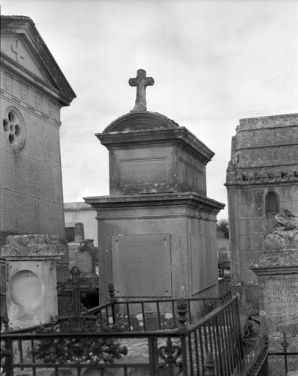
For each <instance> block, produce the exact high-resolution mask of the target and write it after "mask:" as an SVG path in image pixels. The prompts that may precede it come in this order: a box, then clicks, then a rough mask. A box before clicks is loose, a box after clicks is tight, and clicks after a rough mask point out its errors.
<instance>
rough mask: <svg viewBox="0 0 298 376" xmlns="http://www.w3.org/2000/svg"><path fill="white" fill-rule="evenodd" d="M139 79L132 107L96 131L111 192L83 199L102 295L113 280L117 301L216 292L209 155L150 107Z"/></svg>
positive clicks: (214, 211) (141, 76)
mask: <svg viewBox="0 0 298 376" xmlns="http://www.w3.org/2000/svg"><path fill="white" fill-rule="evenodd" d="M137 79H138V80H137V85H141V83H142V82H143V85H144V87H142V88H140V87H139V86H137V100H136V104H135V106H134V109H133V110H132V111H131V112H130V113H128V114H126V115H124V116H122V117H120V118H118V119H116V120H115V121H114V122H112V123H111V124H110V125H109V126H108V127H107V128H106V129H105V130H104V132H103V133H101V134H97V135H96V136H97V137H98V139H99V140H100V141H101V143H102V144H103V145H104V146H106V147H107V148H108V150H109V157H110V196H105V197H89V198H85V202H86V203H88V204H91V205H92V207H93V208H94V209H95V210H96V211H97V221H98V238H99V239H100V242H99V260H98V264H99V278H100V282H99V288H100V299H102V300H104V299H106V298H107V290H106V288H107V286H108V284H109V283H110V282H111V281H114V283H115V288H116V293H117V295H118V296H120V297H123V298H129V297H130V298H150V297H160V298H166V297H182V296H183V297H198V296H207V295H208V296H215V295H216V294H217V256H216V215H217V214H218V212H219V211H220V210H221V209H222V208H223V207H224V205H223V204H221V203H219V202H216V201H214V200H211V199H209V198H207V195H206V164H207V163H208V162H209V161H210V160H211V158H212V156H213V155H214V154H213V152H212V151H211V150H210V149H209V148H207V146H206V145H204V144H203V143H202V142H201V141H200V140H198V139H197V138H196V137H195V136H194V135H193V134H192V133H191V132H189V131H188V130H187V129H186V128H185V127H180V126H178V124H176V123H175V122H174V121H172V120H170V119H168V118H167V117H165V116H164V115H161V114H159V113H155V112H148V111H147V110H146V100H145V98H144V95H145V91H144V90H145V87H146V86H147V84H146V82H147V81H142V80H146V72H145V71H143V70H139V71H138V76H137ZM148 82H149V84H150V85H152V83H153V82H154V81H153V79H151V80H149V81H148ZM131 83H135V81H134V80H130V84H131ZM141 89H142V90H141Z"/></svg>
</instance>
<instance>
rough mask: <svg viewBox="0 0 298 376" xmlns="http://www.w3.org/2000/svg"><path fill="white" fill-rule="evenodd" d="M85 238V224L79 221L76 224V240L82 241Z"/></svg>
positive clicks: (77, 241)
mask: <svg viewBox="0 0 298 376" xmlns="http://www.w3.org/2000/svg"><path fill="white" fill-rule="evenodd" d="M84 239H85V235H84V224H83V223H82V222H77V223H76V224H75V242H76V243H80V242H81V241H82V240H84Z"/></svg>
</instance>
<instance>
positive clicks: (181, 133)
mask: <svg viewBox="0 0 298 376" xmlns="http://www.w3.org/2000/svg"><path fill="white" fill-rule="evenodd" d="M96 137H97V138H98V139H99V140H100V142H101V143H102V144H103V145H105V146H106V147H107V148H108V149H109V150H110V149H112V148H116V147H124V146H125V147H135V145H147V146H149V145H150V146H151V145H153V144H163V145H165V144H166V143H171V144H179V145H181V146H183V147H185V148H186V149H188V150H189V151H191V152H192V153H193V154H195V155H196V156H197V157H198V158H199V159H200V160H201V161H202V162H204V163H205V164H207V163H208V162H209V161H210V160H211V159H212V157H213V156H214V153H213V151H211V150H210V149H209V148H208V147H207V146H206V145H205V144H203V143H202V142H201V141H200V140H198V139H197V138H196V137H195V136H194V135H193V134H192V133H191V132H189V131H188V130H187V129H186V128H185V127H178V128H170V129H154V130H144V131H137V130H136V131H130V132H127V133H122V132H113V133H97V134H96Z"/></svg>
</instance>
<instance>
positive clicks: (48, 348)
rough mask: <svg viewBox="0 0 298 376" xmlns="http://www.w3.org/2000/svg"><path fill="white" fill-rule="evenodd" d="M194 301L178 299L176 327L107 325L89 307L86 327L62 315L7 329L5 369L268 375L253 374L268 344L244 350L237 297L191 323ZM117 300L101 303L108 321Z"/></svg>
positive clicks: (79, 375) (52, 373)
mask: <svg viewBox="0 0 298 376" xmlns="http://www.w3.org/2000/svg"><path fill="white" fill-rule="evenodd" d="M191 300H193V299H191ZM155 303H156V302H155ZM190 303H191V302H188V301H185V300H180V301H179V302H178V305H177V309H176V313H175V317H176V323H177V328H175V329H162V330H149V326H148V327H146V330H144V327H143V328H142V330H139V331H137V330H124V331H120V330H119V329H118V327H117V321H116V322H115V323H116V326H115V323H114V321H113V324H111V325H110V326H108V327H103V326H102V323H101V322H100V320H99V321H98V320H97V319H98V318H100V317H101V316H100V315H99V316H98V315H97V316H93V318H94V317H95V318H97V319H96V320H93V319H91V317H92V315H91V314H90V311H88V314H87V315H85V316H83V317H84V320H85V323H84V325H83V326H82V329H84V331H77V332H75V331H70V330H71V326H69V325H70V324H69V323H70V322H71V320H68V321H63V320H62V319H63V318H61V320H62V321H60V322H56V323H53V324H52V326H40V327H37V328H35V329H33V328H31V329H30V331H29V332H28V331H27V332H25V331H9V330H8V329H7V328H6V331H5V332H2V335H1V344H2V347H3V351H4V353H3V355H4V358H5V359H6V361H5V364H4V372H5V374H6V375H7V376H13V375H15V374H21V373H22V372H23V373H24V372H26V374H29V375H33V376H36V375H37V374H38V373H39V372H40V370H43V371H42V374H43V375H47V376H58V374H59V372H60V370H61V368H63V369H64V370H65V369H67V370H68V371H72V374H73V375H74V376H88V375H89V376H90V374H89V373H88V372H91V371H90V370H94V368H96V369H97V371H98V372H99V374H100V372H102V374H103V373H104V370H108V369H110V368H111V367H112V368H117V369H118V373H117V375H120V373H119V372H121V371H122V375H128V374H129V373H130V372H131V371H132V370H134V371H135V370H139V374H142V375H145V376H146V375H148V376H149V375H150V376H155V375H176V374H177V375H178V374H182V372H183V375H184V376H188V375H191V376H202V375H204V376H207V375H214V376H215V375H216V376H230V375H245V376H248V375H262V376H263V375H264V376H265V375H266V373H252V372H255V371H256V370H257V367H259V368H260V367H261V368H262V364H263V363H264V359H263V358H264V346H263V347H262V344H260V343H258V344H256V346H254V348H253V350H251V351H250V352H248V353H247V352H245V350H244V348H243V342H242V336H241V330H240V322H239V315H238V305H237V298H233V299H232V298H231V299H229V300H228V301H225V302H222V304H221V305H218V307H217V308H215V309H213V310H212V312H210V313H208V314H207V315H205V316H204V317H202V318H200V319H199V320H197V321H196V322H195V323H194V322H193V323H191V324H190V323H189V322H188V320H187V308H188V306H189V304H190ZM171 304H172V303H171ZM115 305H116V304H115V302H110V303H108V304H107V305H105V306H101V312H102V314H103V312H105V315H107V316H106V317H107V318H108V319H107V322H108V323H109V322H110V321H111V320H109V319H110V318H111V317H113V316H110V314H111V312H112V310H111V311H106V308H108V309H110V308H111V307H113V306H115ZM99 311H100V310H99ZM95 313H96V312H95ZM145 313H146V312H145ZM116 319H117V316H116ZM88 320H89V321H88ZM76 328H77V327H76ZM88 328H89V330H87V329H88ZM262 362H263V363H262ZM261 368H260V369H261ZM120 370H121V371H120ZM249 372H250V373H249ZM258 372H259V371H258Z"/></svg>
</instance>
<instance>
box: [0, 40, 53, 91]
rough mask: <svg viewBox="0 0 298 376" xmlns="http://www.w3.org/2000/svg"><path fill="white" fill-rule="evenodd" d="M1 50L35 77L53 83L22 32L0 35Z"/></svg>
mask: <svg viewBox="0 0 298 376" xmlns="http://www.w3.org/2000/svg"><path fill="white" fill-rule="evenodd" d="M1 52H2V53H4V54H5V55H6V56H8V57H9V58H10V59H11V60H13V61H14V62H16V63H17V64H20V66H21V67H23V68H25V69H27V70H28V71H29V72H31V73H32V74H34V75H35V76H36V77H38V78H40V79H41V80H43V81H45V82H46V83H47V84H53V82H51V80H50V78H49V74H48V72H47V71H46V70H45V67H44V65H43V63H42V62H41V61H40V59H39V57H38V56H36V55H35V52H34V50H33V49H32V48H30V44H29V42H28V41H26V37H25V36H24V35H22V34H6V35H2V37H1Z"/></svg>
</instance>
